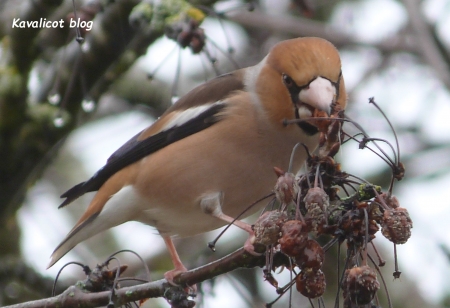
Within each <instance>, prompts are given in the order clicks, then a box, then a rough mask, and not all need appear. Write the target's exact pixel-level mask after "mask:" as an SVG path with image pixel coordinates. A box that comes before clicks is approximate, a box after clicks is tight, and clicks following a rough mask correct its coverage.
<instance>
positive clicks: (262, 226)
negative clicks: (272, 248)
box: [253, 211, 287, 246]
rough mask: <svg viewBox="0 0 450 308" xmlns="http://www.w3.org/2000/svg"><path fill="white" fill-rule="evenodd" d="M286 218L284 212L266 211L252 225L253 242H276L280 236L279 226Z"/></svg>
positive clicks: (269, 243)
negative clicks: (253, 232)
mask: <svg viewBox="0 0 450 308" xmlns="http://www.w3.org/2000/svg"><path fill="white" fill-rule="evenodd" d="M286 220H287V215H286V213H285V212H280V211H267V212H265V213H264V214H262V215H261V216H260V217H259V218H258V220H257V221H256V222H255V224H254V225H253V230H254V231H255V240H254V243H257V244H263V245H265V246H268V245H271V244H276V243H277V242H278V239H279V237H280V231H281V227H282V225H283V224H284V222H285V221H286Z"/></svg>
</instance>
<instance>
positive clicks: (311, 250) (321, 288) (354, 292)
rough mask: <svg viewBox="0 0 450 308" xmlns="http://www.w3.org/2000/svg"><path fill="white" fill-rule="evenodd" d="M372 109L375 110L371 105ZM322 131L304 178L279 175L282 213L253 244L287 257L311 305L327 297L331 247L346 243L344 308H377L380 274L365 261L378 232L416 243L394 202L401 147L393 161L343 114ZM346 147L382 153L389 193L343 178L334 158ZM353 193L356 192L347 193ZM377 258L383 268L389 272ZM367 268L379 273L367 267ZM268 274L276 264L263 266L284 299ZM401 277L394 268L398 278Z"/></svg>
mask: <svg viewBox="0 0 450 308" xmlns="http://www.w3.org/2000/svg"><path fill="white" fill-rule="evenodd" d="M370 102H371V103H373V104H374V105H375V106H376V104H375V102H374V101H373V100H371V101H370ZM376 107H377V108H378V106H376ZM344 121H347V122H351V123H353V124H354V125H355V126H356V127H357V128H358V129H359V130H360V131H361V133H362V134H360V135H362V136H363V139H362V140H358V139H357V138H356V137H355V136H351V135H349V134H347V133H346V132H345V131H344V130H343V129H342V123H343V122H344ZM388 122H389V121H388ZM389 125H390V123H389ZM319 129H320V131H321V139H320V144H319V149H318V151H317V152H316V153H315V154H314V155H312V154H310V153H309V151H308V149H307V148H306V147H305V149H304V150H305V151H307V152H308V157H309V158H308V160H307V172H306V173H305V174H302V175H298V176H295V175H294V174H292V173H290V172H289V171H288V172H284V171H282V170H281V169H279V168H275V173H276V175H277V176H278V180H277V182H276V185H275V188H274V192H275V197H276V202H275V203H276V204H277V205H279V206H278V207H277V208H276V209H273V208H272V210H268V211H266V212H265V213H264V214H263V215H262V216H261V217H260V219H258V221H257V222H256V223H255V225H254V230H255V234H256V238H255V243H262V244H264V245H265V246H267V247H270V249H269V250H268V251H269V254H273V253H274V252H276V251H281V252H282V253H283V254H285V255H287V256H288V257H289V258H290V260H291V261H290V262H291V264H292V266H291V268H290V269H291V270H292V271H293V273H295V278H294V280H293V281H292V282H291V284H290V285H293V284H294V283H295V284H296V288H297V290H298V291H299V292H300V293H301V294H303V295H304V296H306V297H308V298H310V299H312V298H317V297H320V296H322V295H323V294H324V292H325V286H326V282H325V275H324V273H323V271H322V265H323V263H324V255H325V252H326V251H327V250H328V249H329V248H330V247H332V246H333V245H334V244H336V243H339V245H340V244H342V243H344V242H345V243H346V246H347V260H346V262H345V264H346V265H345V269H344V272H343V273H339V275H342V276H341V279H340V281H341V285H340V288H341V289H342V292H343V293H342V294H343V299H344V307H360V306H364V305H368V304H371V303H372V304H373V305H375V303H374V301H375V300H376V292H377V290H378V289H379V288H380V283H379V282H378V280H377V273H376V270H379V268H378V265H376V264H375V263H373V258H372V257H371V256H370V255H369V254H368V252H367V246H368V244H369V243H370V244H371V245H372V246H373V247H374V248H375V246H374V245H373V242H372V241H373V239H374V238H375V237H376V234H377V232H378V231H379V230H380V228H381V234H382V235H383V236H384V237H386V238H387V239H388V240H390V241H391V242H393V243H394V244H404V243H406V241H407V240H408V239H409V237H410V236H411V228H412V226H413V225H412V220H411V218H410V217H409V214H408V211H407V210H406V209H405V208H402V207H400V205H399V202H398V200H397V198H396V197H394V196H393V195H392V190H393V183H394V181H395V180H401V179H402V177H403V175H404V167H403V165H402V164H401V162H400V158H399V156H400V155H399V149H398V146H397V152H396V153H395V158H394V159H391V158H390V157H389V156H388V155H386V154H385V152H384V151H383V150H382V149H381V148H380V147H379V146H378V144H377V143H376V142H384V141H383V140H380V139H372V138H369V137H368V136H367V134H366V133H365V132H364V131H363V129H362V128H361V127H360V126H359V125H358V124H357V123H354V122H353V121H351V120H349V119H348V118H344V115H343V113H336V114H335V115H334V116H333V117H332V118H331V120H323V121H322V122H321V123H320V125H319ZM394 134H395V132H394ZM348 140H355V141H357V142H358V143H359V145H360V148H370V147H369V145H368V144H373V145H374V147H375V148H376V149H378V152H380V153H381V154H378V155H379V156H380V157H381V158H382V159H383V160H385V161H386V162H387V163H388V164H389V166H390V167H391V169H392V181H391V184H390V186H389V189H388V190H387V191H385V192H383V191H382V189H381V187H379V186H376V185H374V184H371V183H369V182H367V181H365V180H363V179H361V178H359V177H357V176H354V175H351V174H349V173H346V172H344V171H342V170H341V167H340V164H339V163H337V162H336V161H335V160H334V156H335V155H336V153H337V152H338V151H339V148H340V146H341V144H342V143H344V142H346V141H348ZM371 142H372V143H371ZM391 148H393V147H392V146H391ZM370 149H371V150H372V151H374V152H375V153H378V152H377V151H375V150H374V149H372V148H370ZM294 151H295V150H294ZM350 189H352V190H353V191H354V192H353V193H350V192H349V190H350ZM272 206H273V203H272ZM324 235H326V236H329V237H331V239H330V241H329V242H328V244H326V245H325V246H324V247H322V246H321V245H320V244H319V243H318V242H317V241H316V238H317V237H318V236H324ZM375 251H376V250H375ZM395 257H396V256H395ZM378 258H379V260H380V262H379V266H382V265H384V264H383V261H381V259H380V257H379V256H378ZM268 260H269V261H270V257H269V258H268ZM368 260H371V261H372V263H373V267H374V268H375V269H376V270H375V269H373V268H371V267H370V266H368ZM267 268H269V269H272V267H271V264H267V265H266V270H265V277H266V279H267V280H268V281H269V282H270V283H272V284H273V285H274V286H275V287H277V290H278V292H279V293H282V292H283V291H280V289H278V284H277V282H276V280H275V279H274V278H273V277H272V276H271V275H270V271H268V270H267ZM296 268H298V269H299V270H300V272H299V273H297V272H296ZM399 276H400V272H399V271H398V269H397V261H396V262H395V272H394V277H396V278H397V277H399Z"/></svg>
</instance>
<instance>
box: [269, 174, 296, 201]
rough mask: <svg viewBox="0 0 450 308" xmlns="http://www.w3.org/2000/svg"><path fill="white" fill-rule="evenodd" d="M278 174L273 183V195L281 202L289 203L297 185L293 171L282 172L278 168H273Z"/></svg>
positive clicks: (294, 194)
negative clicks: (275, 181)
mask: <svg viewBox="0 0 450 308" xmlns="http://www.w3.org/2000/svg"><path fill="white" fill-rule="evenodd" d="M273 169H274V171H275V173H276V175H277V176H278V180H277V183H276V184H275V188H274V191H275V196H276V198H277V200H278V201H280V203H281V204H286V205H289V204H290V203H291V202H292V201H293V200H294V199H295V198H296V196H297V194H298V191H299V187H298V183H297V181H296V180H295V175H294V174H293V173H289V172H284V171H283V170H281V169H280V168H277V167H274V168H273Z"/></svg>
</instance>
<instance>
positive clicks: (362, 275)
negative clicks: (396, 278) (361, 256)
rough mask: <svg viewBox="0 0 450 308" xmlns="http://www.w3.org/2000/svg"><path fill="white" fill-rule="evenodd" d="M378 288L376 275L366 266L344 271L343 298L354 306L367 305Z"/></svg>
mask: <svg viewBox="0 0 450 308" xmlns="http://www.w3.org/2000/svg"><path fill="white" fill-rule="evenodd" d="M379 288H380V283H379V282H378V280H377V273H376V272H375V271H374V270H373V269H372V268H370V267H369V266H367V265H364V266H361V267H353V268H351V269H348V270H346V271H345V277H344V283H343V289H344V298H346V299H350V301H351V302H352V303H354V304H356V305H367V304H369V303H370V302H371V301H372V299H373V298H374V296H375V293H376V292H377V291H378V289H379Z"/></svg>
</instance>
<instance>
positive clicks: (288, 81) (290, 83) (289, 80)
mask: <svg viewBox="0 0 450 308" xmlns="http://www.w3.org/2000/svg"><path fill="white" fill-rule="evenodd" d="M282 77H283V82H284V84H285V85H286V86H287V87H288V88H290V87H292V86H293V85H294V80H292V78H291V77H289V76H288V75H286V74H283V76H282Z"/></svg>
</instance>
